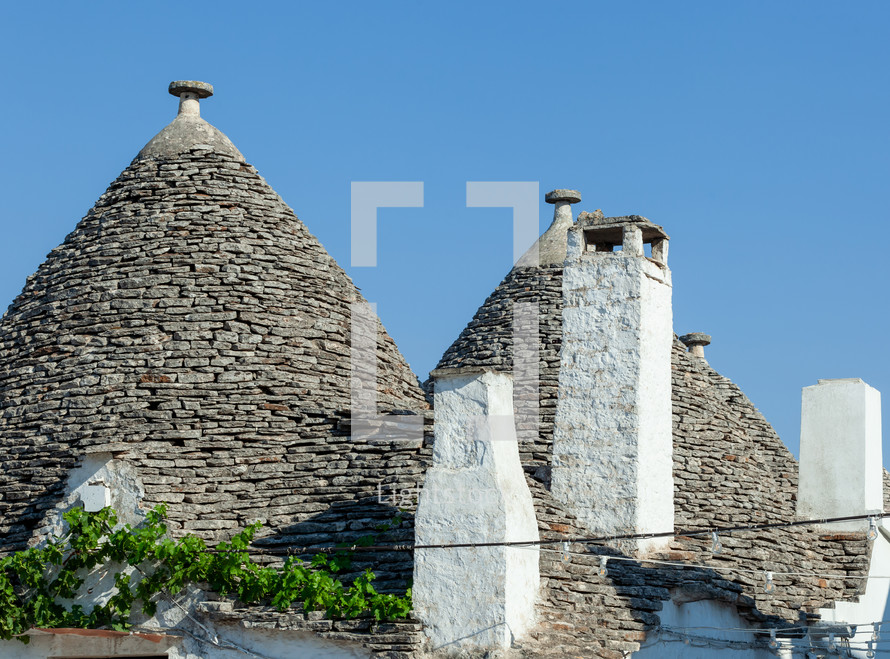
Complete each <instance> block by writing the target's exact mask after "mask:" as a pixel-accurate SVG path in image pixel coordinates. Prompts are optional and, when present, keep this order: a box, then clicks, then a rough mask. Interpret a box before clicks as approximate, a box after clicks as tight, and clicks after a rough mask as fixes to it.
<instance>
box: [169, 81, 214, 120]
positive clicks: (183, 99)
mask: <svg viewBox="0 0 890 659" xmlns="http://www.w3.org/2000/svg"><path fill="white" fill-rule="evenodd" d="M168 91H169V92H170V93H171V94H172V95H173V96H178V97H179V114H190V115H194V116H196V117H200V116H201V105H200V100H199V99H202V98H208V97H210V96H213V85H211V84H210V83H207V82H200V81H199V80H174V81H173V82H171V83H170V87H169V88H168Z"/></svg>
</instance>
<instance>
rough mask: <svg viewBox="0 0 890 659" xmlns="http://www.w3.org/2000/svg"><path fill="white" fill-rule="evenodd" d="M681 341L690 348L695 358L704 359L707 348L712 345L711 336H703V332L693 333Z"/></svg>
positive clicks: (682, 337) (683, 337)
mask: <svg viewBox="0 0 890 659" xmlns="http://www.w3.org/2000/svg"><path fill="white" fill-rule="evenodd" d="M680 341H681V342H682V343H683V344H684V345H685V346H686V347H687V348H689V352H690V353H691V354H692V356H693V357H698V358H699V359H704V358H705V346H708V345H711V335H710V334H702V333H701V332H692V333H691V334H684V335H683V336H681V337H680Z"/></svg>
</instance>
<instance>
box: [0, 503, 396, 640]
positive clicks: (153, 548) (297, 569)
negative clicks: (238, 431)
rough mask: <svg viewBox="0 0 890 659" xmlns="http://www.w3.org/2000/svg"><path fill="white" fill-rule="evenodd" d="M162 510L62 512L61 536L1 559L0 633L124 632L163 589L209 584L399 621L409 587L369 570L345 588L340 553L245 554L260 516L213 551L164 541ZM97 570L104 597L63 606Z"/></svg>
mask: <svg viewBox="0 0 890 659" xmlns="http://www.w3.org/2000/svg"><path fill="white" fill-rule="evenodd" d="M165 516H166V507H165V506H164V505H160V506H158V507H157V508H155V509H154V510H152V511H151V512H149V513H148V515H147V518H146V520H145V522H144V523H142V524H140V525H139V526H136V527H132V526H130V525H128V524H122V525H118V523H117V516H116V515H115V512H114V511H113V510H112V509H111V508H104V509H103V510H101V511H99V512H92V513H91V512H86V511H85V510H84V509H83V508H81V507H77V508H73V509H71V510H70V511H68V512H67V513H65V514H64V515H63V518H64V520H65V521H66V522H67V526H68V530H67V531H66V532H65V533H64V534H62V535H61V536H53V537H51V538H49V540H48V541H47V542H46V543H45V544H44V545H42V546H38V547H32V548H29V549H25V550H23V551H19V552H16V553H14V554H10V555H7V556H5V557H3V558H0V638H2V639H4V640H8V639H10V638H13V637H18V638H19V639H20V640H22V641H23V642H25V643H27V642H28V640H29V637H28V636H25V635H23V634H24V633H25V632H27V631H28V630H29V629H31V628H33V627H39V628H57V627H81V628H100V627H102V628H109V629H114V630H118V631H125V630H127V629H129V628H130V626H131V622H130V617H131V614H132V612H133V610H134V606H136V605H138V606H139V608H140V610H141V611H142V612H143V613H145V614H146V615H149V616H151V615H153V614H154V613H155V611H156V609H157V604H158V601H159V598H160V597H161V596H162V595H164V594H167V595H169V596H171V597H172V596H173V595H176V594H177V593H180V592H181V591H182V590H183V589H184V588H185V587H186V586H187V585H188V584H208V585H209V587H210V589H211V590H213V591H215V592H216V593H219V594H220V595H234V596H236V597H237V598H238V599H239V600H241V601H242V602H244V603H245V604H256V603H271V604H272V605H273V606H275V607H276V608H277V609H278V610H280V611H284V610H286V609H288V608H290V607H291V606H292V605H293V604H295V603H297V604H301V605H302V606H303V609H304V610H306V611H319V610H321V611H324V612H325V614H326V615H327V616H328V617H329V618H354V617H356V616H359V615H362V614H366V613H368V614H370V615H372V616H373V617H374V618H375V619H376V620H384V619H391V618H404V617H406V616H407V615H408V612H409V611H410V610H411V589H410V588H409V589H408V591H407V592H406V594H405V595H404V596H398V595H391V594H384V593H378V592H377V591H376V590H375V589H374V586H373V585H372V583H371V582H372V581H373V580H374V573H373V572H371V571H370V570H365V571H364V572H363V573H362V574H361V575H359V576H358V577H357V578H356V579H355V580H354V581H353V582H352V583H351V584H350V585H349V586H348V587H347V586H344V584H343V583H342V582H341V581H340V580H339V579H337V573H338V572H342V571H343V570H345V569H348V568H349V566H350V563H351V556H350V553H349V552H347V551H345V550H342V551H338V552H336V553H334V554H331V555H328V554H324V553H321V554H318V555H316V556H315V557H314V558H313V559H312V560H311V561H309V562H305V561H303V560H300V559H299V558H297V557H289V558H288V559H287V560H286V561H285V562H284V564H283V565H281V566H278V567H273V566H263V565H259V564H257V563H255V562H254V561H253V560H252V559H251V557H250V553H249V552H248V547H249V545H250V543H251V542H252V540H253V538H254V536H255V535H256V533H257V531H258V530H259V529H260V528H261V526H262V525H261V524H260V523H259V522H257V523H255V524H251V525H250V526H248V527H247V528H245V529H244V530H242V531H240V532H239V533H237V534H235V536H234V537H232V539H231V540H230V541H229V542H221V543H219V544H218V545H217V546H216V547H214V548H212V549H211V548H208V547H207V545H206V544H205V542H204V541H203V540H202V539H201V538H198V537H196V536H194V535H186V536H185V537H182V538H178V539H172V538H170V537H169V535H168V533H167V525H166V524H165V522H164V520H165ZM396 523H398V518H396ZM389 526H390V525H385V526H384V530H385V529H386V528H388V527H389ZM365 542H368V540H366V541H365ZM102 568H104V569H108V570H109V571H110V572H111V573H112V574H113V578H114V586H115V587H114V589H113V594H112V595H111V596H110V597H109V598H108V600H107V601H106V602H105V603H104V604H101V605H99V604H97V605H94V606H92V607H91V608H90V610H89V611H88V610H86V609H85V608H84V607H83V606H82V605H80V604H77V603H74V604H73V605H71V606H70V607H69V606H66V605H65V604H64V600H69V601H73V602H76V600H77V597H78V592H79V590H80V588H81V586H83V584H84V579H85V577H86V576H87V575H88V574H90V573H91V572H95V571H96V570H97V569H102Z"/></svg>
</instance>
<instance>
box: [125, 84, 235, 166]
mask: <svg viewBox="0 0 890 659" xmlns="http://www.w3.org/2000/svg"><path fill="white" fill-rule="evenodd" d="M167 91H169V92H170V93H171V94H172V95H173V96H178V97H179V113H178V114H177V115H176V118H175V119H173V121H171V122H170V124H169V125H168V126H167V127H166V128H164V130H162V131H161V132H160V133H158V134H157V135H155V136H154V137H153V138H152V140H151V141H150V142H149V143H148V144H146V145H145V147H144V148H143V149H142V151H140V152H139V155H138V156H136V157H137V158H138V159H143V160H144V159H147V158H153V159H160V160H166V159H170V158H176V157H178V156H180V155H182V154H184V153H188V152H189V151H191V150H192V149H194V148H195V147H200V148H201V149H203V150H210V151H213V152H215V153H217V154H220V155H225V156H230V157H233V158H235V159H236V160H240V161H242V162H244V156H242V155H241V153H240V152H239V151H238V149H236V148H235V145H234V144H232V143H231V142H230V141H229V138H228V137H226V136H225V135H223V134H222V133H221V132H219V131H218V130H217V129H216V128H214V127H213V126H211V125H210V124H208V123H207V122H206V121H204V120H203V119H202V118H201V106H200V100H201V99H202V98H208V97H210V96H213V85H211V84H209V83H206V82H200V81H198V80H174V81H173V82H171V83H170V86H169V87H168V88H167Z"/></svg>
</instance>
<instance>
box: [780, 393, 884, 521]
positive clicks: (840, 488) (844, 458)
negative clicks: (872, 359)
mask: <svg viewBox="0 0 890 659" xmlns="http://www.w3.org/2000/svg"><path fill="white" fill-rule="evenodd" d="M882 465H883V462H882V453H881V394H880V392H879V391H878V390H877V389H873V388H872V387H870V386H868V385H867V384H866V383H865V382H863V381H862V380H860V379H859V378H847V379H841V380H819V383H818V384H815V385H813V386H810V387H804V389H803V392H802V397H801V407H800V465H799V478H798V486H797V514H798V516H799V517H802V518H804V519H822V518H829V517H846V516H849V515H866V514H868V513H875V512H881V511H882V510H883V507H884V487H883V472H882V469H883V466H882ZM829 526H830V528H832V529H843V530H864V529H867V528H868V521H862V522H844V523H841V524H832V525H829Z"/></svg>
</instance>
